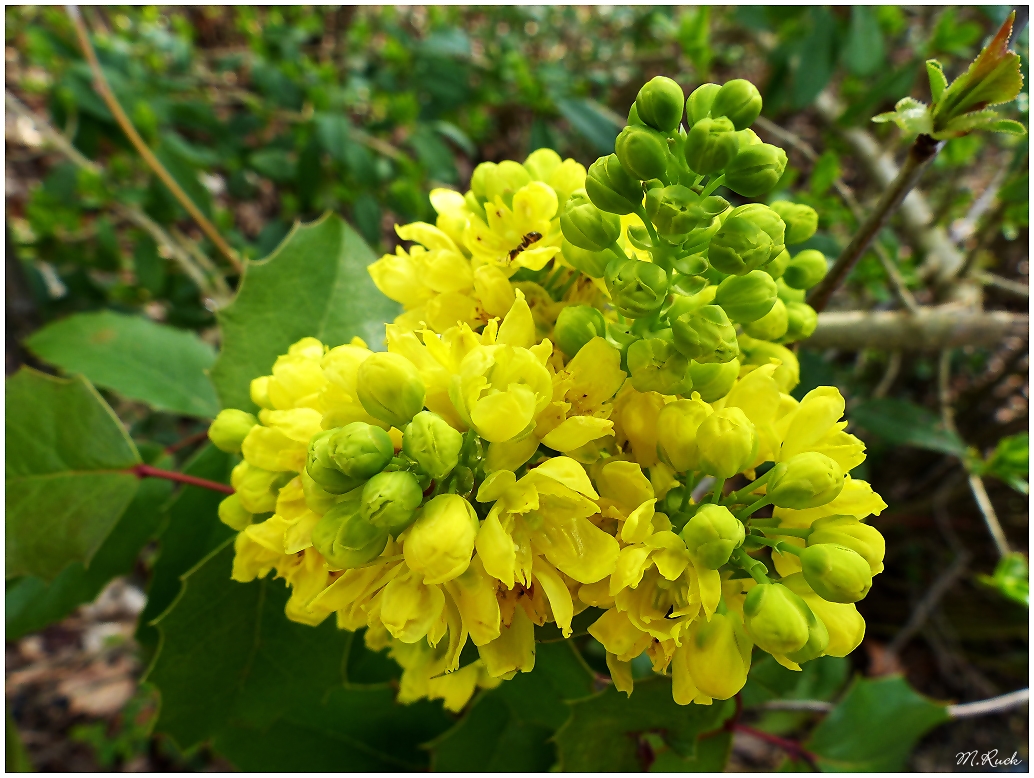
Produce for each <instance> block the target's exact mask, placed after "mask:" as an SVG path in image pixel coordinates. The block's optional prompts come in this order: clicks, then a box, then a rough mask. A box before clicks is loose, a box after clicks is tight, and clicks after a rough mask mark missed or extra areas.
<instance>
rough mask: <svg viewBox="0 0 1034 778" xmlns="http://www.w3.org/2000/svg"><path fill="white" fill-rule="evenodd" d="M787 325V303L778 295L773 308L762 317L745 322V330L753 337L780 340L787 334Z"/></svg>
mask: <svg viewBox="0 0 1034 778" xmlns="http://www.w3.org/2000/svg"><path fill="white" fill-rule="evenodd" d="M787 327H788V318H787V314H786V304H785V303H784V302H783V301H782V300H780V299H779V298H778V297H777V298H776V300H775V304H774V305H773V306H772V310H770V311H769V312H768V313H766V314H765V315H764V316H762V317H761V318H760V319H757V320H755V321H752V322H750V323H749V324H744V325H743V331H744V332H746V333H747V334H748V335H750V336H751V337H752V338H759V339H760V340H778V339H779V338H781V337H783V336H784V335H785V334H786V330H787Z"/></svg>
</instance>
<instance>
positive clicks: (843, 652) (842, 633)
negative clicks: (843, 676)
mask: <svg viewBox="0 0 1034 778" xmlns="http://www.w3.org/2000/svg"><path fill="white" fill-rule="evenodd" d="M779 583H781V584H783V586H785V587H786V588H787V589H789V590H790V591H791V592H793V593H794V594H796V595H799V596H800V597H801V598H802V599H803V600H804V601H805V602H806V603H808V607H809V608H811V610H812V612H813V613H814V614H815V616H816V617H817V618H818V619H819V620H820V621H821V622H822V623H823V624H824V625H825V627H826V629H827V630H828V633H829V645H828V646H827V647H826V650H825V652H824V655H825V656H847V655H848V654H850V653H851V652H852V651H854V650H855V649H856V648H858V646H859V645H861V643H862V639H863V638H864V637H865V619H863V618H862V615H861V614H860V613H859V612H858V609H857V608H856V607H855V606H854V605H852V604H850V603H839V602H829V601H827V600H823V599H822V598H821V597H819V596H818V595H817V594H815V592H814V591H813V590H812V588H811V587H810V586H808V582H807V581H806V580H804V575H803V574H802V573H794V574H793V575H788V576H785V577H783V578H782V579H781V580H780V581H779Z"/></svg>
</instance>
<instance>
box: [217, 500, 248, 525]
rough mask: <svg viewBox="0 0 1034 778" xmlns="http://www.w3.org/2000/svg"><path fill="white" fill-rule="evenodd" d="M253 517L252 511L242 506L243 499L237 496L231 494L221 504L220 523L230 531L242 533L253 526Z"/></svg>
mask: <svg viewBox="0 0 1034 778" xmlns="http://www.w3.org/2000/svg"><path fill="white" fill-rule="evenodd" d="M252 516H253V514H252V513H251V511H248V510H245V508H244V506H243V505H241V499H240V497H238V496H237V495H236V494H231V495H230V496H229V497H227V498H226V499H225V500H223V501H222V502H221V503H219V521H221V522H222V523H223V524H225V525H226V526H227V527H229V528H230V529H234V530H237V531H238V532H240V531H241V530H243V529H244V528H245V527H247V526H248V525H249V524H251V520H252Z"/></svg>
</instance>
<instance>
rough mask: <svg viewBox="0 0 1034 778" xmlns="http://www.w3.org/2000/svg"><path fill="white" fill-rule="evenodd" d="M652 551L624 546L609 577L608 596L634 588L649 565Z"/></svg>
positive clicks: (640, 547) (644, 547) (643, 547)
mask: <svg viewBox="0 0 1034 778" xmlns="http://www.w3.org/2000/svg"><path fill="white" fill-rule="evenodd" d="M651 553H652V549H649V548H647V547H646V546H626V547H625V548H623V549H621V552H620V553H619V554H618V560H617V564H616V566H615V569H614V572H613V573H612V574H611V576H610V596H611V597H613V596H614V595H616V594H618V592H620V591H621V590H622V589H626V588H633V589H634V588H635V587H636V586H638V585H639V582H640V581H641V580H643V573H645V572H646V568H647V567H649V565H650V554H651Z"/></svg>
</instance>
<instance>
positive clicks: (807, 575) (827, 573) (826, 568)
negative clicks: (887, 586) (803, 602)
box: [801, 543, 872, 602]
mask: <svg viewBox="0 0 1034 778" xmlns="http://www.w3.org/2000/svg"><path fill="white" fill-rule="evenodd" d="M801 572H803V573H804V580H806V581H807V582H808V585H809V586H811V588H812V589H814V590H815V594H817V595H818V596H819V597H821V598H822V599H824V600H828V601H829V602H858V601H859V600H860V599H862V598H863V597H864V596H865V595H866V594H868V592H869V587H871V586H872V570H871V569H870V567H869V563H868V562H866V561H865V559H863V558H862V556H861V555H860V554H858V553H856V552H854V551H852V550H851V549H849V548H847V547H845V546H838V545H836V544H834V543H820V544H818V545H809V546H808V547H807V548H805V549H804V550H803V551H802V552H801Z"/></svg>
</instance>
